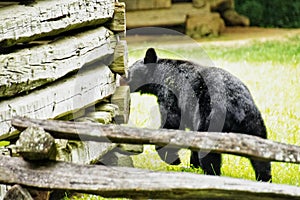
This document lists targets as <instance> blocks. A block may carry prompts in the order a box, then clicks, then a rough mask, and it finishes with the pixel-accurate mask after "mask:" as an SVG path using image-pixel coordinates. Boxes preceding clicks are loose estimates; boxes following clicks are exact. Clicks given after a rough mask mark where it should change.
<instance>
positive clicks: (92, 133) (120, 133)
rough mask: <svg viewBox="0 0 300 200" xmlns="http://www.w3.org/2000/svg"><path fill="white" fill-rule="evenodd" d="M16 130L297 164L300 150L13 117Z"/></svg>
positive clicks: (251, 140)
mask: <svg viewBox="0 0 300 200" xmlns="http://www.w3.org/2000/svg"><path fill="white" fill-rule="evenodd" d="M12 125H13V126H14V127H15V128H17V129H19V130H24V129H25V128H27V127H29V126H32V125H37V126H40V127H42V128H43V129H44V130H46V131H47V132H49V133H51V134H52V136H53V137H55V138H59V139H71V140H83V141H84V140H87V141H98V142H107V139H108V140H110V141H111V142H112V143H128V144H156V145H161V146H165V145H169V146H172V147H182V148H189V149H191V150H202V151H211V152H214V153H228V154H234V155H239V156H245V157H251V158H258V159H261V160H268V161H276V162H288V163H297V164H300V147H299V146H296V145H290V144H284V143H279V142H275V141H271V140H267V139H262V138H259V137H255V136H251V135H245V134H237V133H216V132H195V131H181V130H170V129H159V130H151V129H141V128H132V127H127V126H120V125H112V124H110V125H102V124H91V123H78V122H68V121H57V120H39V119H29V118H20V117H19V118H14V119H13V120H12Z"/></svg>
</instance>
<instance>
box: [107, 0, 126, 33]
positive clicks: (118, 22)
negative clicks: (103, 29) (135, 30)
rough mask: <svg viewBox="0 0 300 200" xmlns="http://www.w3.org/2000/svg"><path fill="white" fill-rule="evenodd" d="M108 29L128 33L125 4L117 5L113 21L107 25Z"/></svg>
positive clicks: (117, 3)
mask: <svg viewBox="0 0 300 200" xmlns="http://www.w3.org/2000/svg"><path fill="white" fill-rule="evenodd" d="M107 27H108V28H109V29H110V30H112V31H116V32H123V31H126V14H125V4H124V3H119V2H116V3H115V11H114V15H113V18H112V19H111V21H109V22H108V23H107Z"/></svg>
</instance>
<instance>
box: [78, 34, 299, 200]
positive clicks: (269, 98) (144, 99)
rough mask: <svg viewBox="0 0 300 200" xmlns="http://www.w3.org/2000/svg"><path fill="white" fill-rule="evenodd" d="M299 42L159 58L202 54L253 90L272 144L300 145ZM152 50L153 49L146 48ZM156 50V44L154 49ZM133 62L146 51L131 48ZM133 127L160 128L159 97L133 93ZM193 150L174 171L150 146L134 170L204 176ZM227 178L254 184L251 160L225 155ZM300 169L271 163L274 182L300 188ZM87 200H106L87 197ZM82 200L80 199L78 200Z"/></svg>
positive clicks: (164, 52)
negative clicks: (193, 163) (192, 161)
mask: <svg viewBox="0 0 300 200" xmlns="http://www.w3.org/2000/svg"><path fill="white" fill-rule="evenodd" d="M299 45H300V37H299V36H296V37H291V38H285V39H283V40H282V41H278V40H274V41H266V42H258V41H254V42H250V43H248V44H246V45H236V46H217V45H204V46H203V49H201V48H190V47H185V46H179V47H175V48H166V47H164V48H163V47H161V48H160V50H158V55H159V56H160V57H168V58H179V59H184V58H188V59H192V60H194V61H198V62H200V63H201V61H202V59H199V55H201V56H200V57H201V58H203V55H204V57H205V53H207V54H208V56H209V57H208V56H207V58H205V59H211V60H213V63H215V65H216V66H219V67H221V68H224V69H226V70H228V71H230V72H231V73H232V74H234V75H236V76H237V77H239V78H240V79H241V80H242V81H243V82H244V83H245V84H246V85H247V86H248V87H249V89H250V91H251V93H252V95H253V97H254V99H255V102H256V104H257V106H258V107H259V109H260V110H261V112H262V115H263V117H264V119H265V123H266V126H267V128H268V134H269V139H270V140H275V141H279V142H284V143H289V144H296V145H300V92H299V91H300V80H299V77H300V46H299ZM145 46H151V44H145ZM154 46H155V45H154ZM129 50H130V51H129V57H130V63H133V62H134V61H135V60H137V59H141V58H142V57H143V56H144V53H145V49H144V48H143V49H139V50H133V49H129ZM131 97H132V101H131V103H132V105H131V116H130V125H131V126H138V127H148V128H158V127H159V124H160V118H159V111H158V107H157V103H156V98H155V97H154V96H150V95H140V94H138V93H135V94H132V96H131ZM189 153H190V152H189V151H188V150H182V151H181V152H180V157H181V158H182V160H183V163H182V164H181V165H179V166H169V165H167V164H165V163H164V162H162V161H161V160H160V159H159V157H158V155H157V153H156V152H155V151H154V147H153V146H150V145H146V147H145V148H144V153H143V154H140V155H137V156H133V160H134V165H135V166H136V167H140V168H146V169H152V170H163V171H178V172H181V171H185V172H192V173H200V174H201V173H203V172H202V170H201V169H195V168H189V161H188V155H189ZM222 162H223V163H222V168H221V170H222V175H223V176H229V177H237V178H244V179H250V180H255V175H254V171H253V169H252V166H251V164H250V162H249V160H248V159H246V158H243V157H239V156H232V155H223V157H222ZM299 172H300V165H296V164H287V163H272V175H273V182H274V183H281V184H290V185H296V186H300V173H299ZM82 199H92V200H102V199H103V198H100V197H95V196H92V197H91V198H90V197H89V196H84V197H83V198H82ZM76 200H77V199H76Z"/></svg>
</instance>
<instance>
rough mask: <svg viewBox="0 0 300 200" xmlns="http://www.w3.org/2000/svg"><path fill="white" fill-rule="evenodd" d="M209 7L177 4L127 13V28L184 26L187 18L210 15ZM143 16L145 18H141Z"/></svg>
mask: <svg viewBox="0 0 300 200" xmlns="http://www.w3.org/2000/svg"><path fill="white" fill-rule="evenodd" d="M209 12H210V8H209V6H204V7H203V8H200V9H199V8H195V7H194V6H193V4H191V3H176V4H174V5H172V7H171V8H166V9H158V10H139V11H131V12H127V13H126V22H127V28H136V27H148V26H166V25H178V24H184V23H185V20H186V16H187V15H188V14H189V15H195V14H201V13H209ZM141 16H143V17H141Z"/></svg>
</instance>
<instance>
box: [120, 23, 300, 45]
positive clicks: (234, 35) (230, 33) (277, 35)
mask: <svg viewBox="0 0 300 200" xmlns="http://www.w3.org/2000/svg"><path fill="white" fill-rule="evenodd" d="M129 32H130V31H129ZM293 35H300V28H299V29H280V28H260V27H226V29H225V31H224V32H223V33H222V34H221V35H220V36H219V37H213V38H201V39H197V40H196V41H197V42H200V43H203V44H220V45H233V44H237V43H239V44H243V43H247V42H249V41H253V40H260V41H265V40H273V39H279V40H281V39H284V38H287V37H289V36H293ZM174 38H175V37H174V36H171V37H170V36H167V35H159V37H158V35H127V37H126V40H127V42H128V43H130V44H131V45H134V44H136V45H138V44H141V43H143V42H145V41H147V42H157V43H164V44H167V43H170V44H171V43H172V44H173V45H174V43H179V44H180V43H181V42H183V43H187V42H188V40H185V41H182V40H180V39H178V40H175V41H174ZM193 42H195V40H193Z"/></svg>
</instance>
